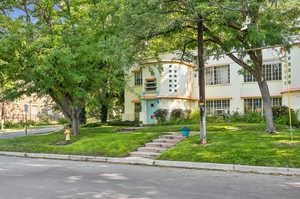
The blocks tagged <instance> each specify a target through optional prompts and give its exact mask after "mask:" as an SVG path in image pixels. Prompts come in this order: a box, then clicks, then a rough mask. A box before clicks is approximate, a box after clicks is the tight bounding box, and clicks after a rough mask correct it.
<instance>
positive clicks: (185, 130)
mask: <svg viewBox="0 0 300 199" xmlns="http://www.w3.org/2000/svg"><path fill="white" fill-rule="evenodd" d="M180 132H181V134H182V135H183V136H185V137H188V136H189V135H190V129H189V128H187V127H183V128H181V129H180Z"/></svg>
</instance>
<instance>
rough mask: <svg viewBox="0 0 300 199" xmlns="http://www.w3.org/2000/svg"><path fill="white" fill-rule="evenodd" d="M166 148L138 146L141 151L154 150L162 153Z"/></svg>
mask: <svg viewBox="0 0 300 199" xmlns="http://www.w3.org/2000/svg"><path fill="white" fill-rule="evenodd" d="M165 150H166V148H162V147H140V148H138V151H141V152H154V153H161V152H163V151H165Z"/></svg>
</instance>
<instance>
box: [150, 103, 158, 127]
mask: <svg viewBox="0 0 300 199" xmlns="http://www.w3.org/2000/svg"><path fill="white" fill-rule="evenodd" d="M158 102H159V101H158V100H147V124H155V123H156V119H155V118H154V112H155V111H156V110H157V109H158Z"/></svg>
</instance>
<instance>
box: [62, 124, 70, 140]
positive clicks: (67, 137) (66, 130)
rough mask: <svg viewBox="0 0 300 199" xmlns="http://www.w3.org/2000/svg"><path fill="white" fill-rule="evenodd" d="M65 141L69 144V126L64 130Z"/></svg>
mask: <svg viewBox="0 0 300 199" xmlns="http://www.w3.org/2000/svg"><path fill="white" fill-rule="evenodd" d="M64 135H65V141H66V143H69V142H71V126H70V125H67V126H65V129H64Z"/></svg>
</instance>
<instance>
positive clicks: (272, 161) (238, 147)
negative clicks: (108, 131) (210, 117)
mask: <svg viewBox="0 0 300 199" xmlns="http://www.w3.org/2000/svg"><path fill="white" fill-rule="evenodd" d="M178 127H179V126H172V127H170V129H176V128H178ZM188 127H190V128H191V129H193V130H196V129H197V126H196V125H188ZM228 127H229V128H232V127H238V128H239V130H229V129H228ZM151 128H152V130H154V128H155V127H151ZM157 128H158V129H159V130H161V129H164V128H166V127H164V126H160V127H157ZM144 130H146V129H144ZM278 130H279V133H278V134H276V135H269V134H266V133H265V132H264V124H243V123H241V124H209V125H208V134H207V137H208V144H207V145H205V146H201V145H198V144H197V142H198V140H199V136H198V135H196V136H191V137H189V138H188V139H186V140H184V141H183V142H181V143H179V144H178V145H177V146H175V147H174V148H171V149H169V150H168V151H166V152H164V153H162V154H161V155H160V157H159V158H158V159H163V160H178V161H191V162H214V163H227V164H241V165H256V166H276V167H294V168H300V130H299V129H298V130H296V131H294V132H293V133H294V141H293V142H292V143H291V142H290V136H289V131H288V129H287V128H286V127H285V126H279V127H278Z"/></svg>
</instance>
